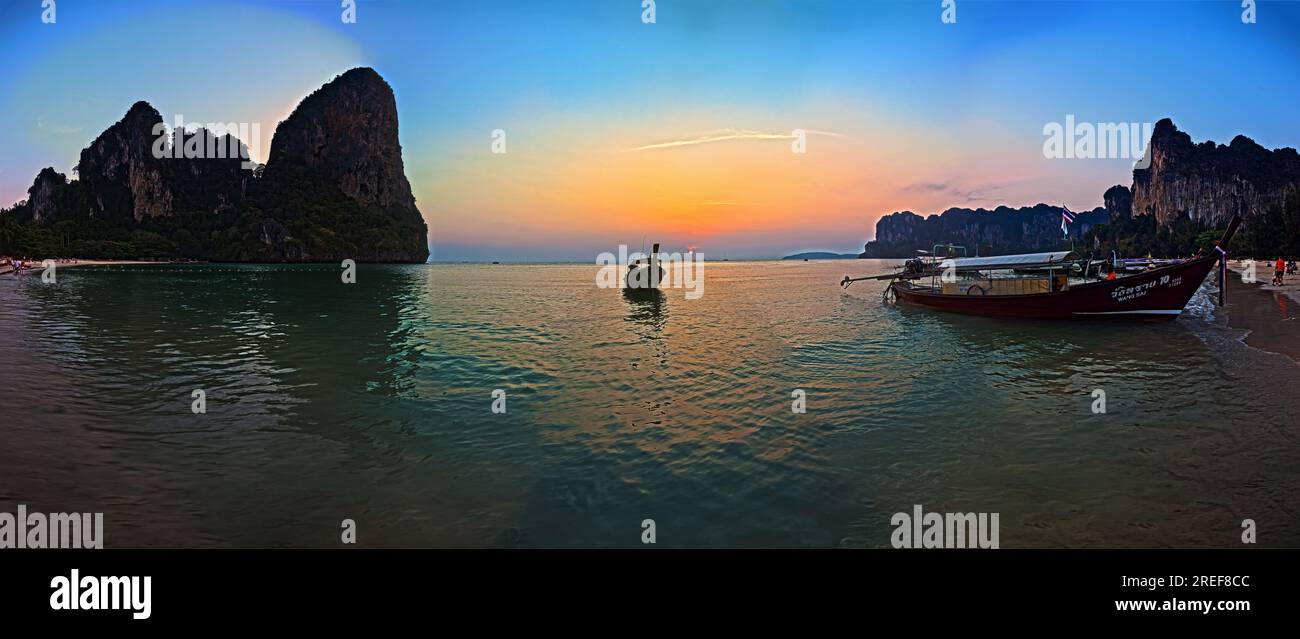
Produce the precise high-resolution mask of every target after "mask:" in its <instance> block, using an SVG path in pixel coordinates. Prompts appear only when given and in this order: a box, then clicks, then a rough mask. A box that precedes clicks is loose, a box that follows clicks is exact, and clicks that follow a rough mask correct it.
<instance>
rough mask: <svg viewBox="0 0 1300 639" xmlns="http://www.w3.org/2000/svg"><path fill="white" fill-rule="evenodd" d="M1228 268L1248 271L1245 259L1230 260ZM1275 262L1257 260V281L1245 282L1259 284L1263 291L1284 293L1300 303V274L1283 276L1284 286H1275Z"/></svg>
mask: <svg viewBox="0 0 1300 639" xmlns="http://www.w3.org/2000/svg"><path fill="white" fill-rule="evenodd" d="M1228 270H1229V271H1233V272H1235V273H1237V274H1238V275H1241V274H1244V273H1245V271H1246V263H1245V260H1228ZM1272 281H1273V262H1272V261H1267V262H1265V261H1256V262H1255V281H1254V282H1245V281H1243V283H1244V284H1257V285H1259V289H1260V290H1263V291H1274V292H1277V293H1282V294H1283V295H1286V296H1287V297H1289V298H1291V299H1292V300H1294V301H1295V302H1297V303H1300V275H1290V276H1284V277H1283V284H1282V286H1273V284H1272V283H1271V282H1272Z"/></svg>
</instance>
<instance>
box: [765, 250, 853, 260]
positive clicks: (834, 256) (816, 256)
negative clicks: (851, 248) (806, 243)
mask: <svg viewBox="0 0 1300 639" xmlns="http://www.w3.org/2000/svg"><path fill="white" fill-rule="evenodd" d="M857 257H858V254H857V253H828V252H826V251H810V252H808V253H795V254H794V255H787V256H785V257H783V258H781V259H783V260H852V259H855V258H857Z"/></svg>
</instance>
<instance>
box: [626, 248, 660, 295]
mask: <svg viewBox="0 0 1300 639" xmlns="http://www.w3.org/2000/svg"><path fill="white" fill-rule="evenodd" d="M642 248H645V247H644V245H643V246H642ZM663 280H664V268H663V267H662V266H659V244H658V243H655V245H654V248H653V249H651V250H650V255H649V256H647V257H645V258H644V259H641V260H637V261H636V262H635V263H633V264H630V265H628V270H627V275H625V276H624V277H623V283H624V284H626V287H625V288H624V290H631V291H649V290H658V289H659V283H660V282H662V281H663Z"/></svg>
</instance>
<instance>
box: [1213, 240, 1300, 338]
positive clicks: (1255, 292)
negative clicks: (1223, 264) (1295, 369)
mask: <svg viewBox="0 0 1300 639" xmlns="http://www.w3.org/2000/svg"><path fill="white" fill-rule="evenodd" d="M1259 267H1260V263H1259V262H1256V263H1255V275H1256V281H1255V282H1243V281H1241V278H1240V276H1239V274H1240V273H1241V272H1242V271H1243V270H1244V269H1245V265H1244V264H1243V263H1242V262H1241V261H1237V260H1233V261H1229V262H1228V269H1229V270H1231V271H1233V273H1234V274H1236V276H1229V277H1230V278H1232V279H1233V280H1235V281H1230V282H1228V284H1227V285H1228V287H1229V289H1228V294H1227V302H1228V312H1227V323H1228V326H1229V327H1230V328H1234V329H1239V330H1244V331H1246V334H1245V335H1244V336H1243V337H1242V341H1243V342H1244V343H1245V344H1246V345H1247V346H1250V347H1252V348H1257V349H1259V350H1262V351H1266V352H1269V353H1276V354H1279V355H1283V356H1285V357H1288V358H1290V359H1291V360H1292V361H1295V362H1300V321H1297V320H1300V277H1293V278H1292V281H1291V282H1289V283H1285V284H1284V285H1283V286H1280V287H1279V286H1272V285H1271V284H1269V281H1270V280H1272V279H1273V272H1272V268H1269V270H1268V272H1267V274H1266V275H1261V273H1262V272H1261V271H1260V268H1259Z"/></svg>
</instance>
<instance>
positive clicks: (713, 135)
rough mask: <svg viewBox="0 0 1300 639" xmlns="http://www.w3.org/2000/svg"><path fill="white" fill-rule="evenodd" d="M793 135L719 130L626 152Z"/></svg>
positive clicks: (828, 133)
mask: <svg viewBox="0 0 1300 639" xmlns="http://www.w3.org/2000/svg"><path fill="white" fill-rule="evenodd" d="M803 131H804V133H806V134H808V135H824V136H826V137H832V138H844V137H846V136H844V135H841V134H839V133H834V132H831V131H818V130H816V129H803ZM794 138H795V134H794V131H793V130H790V131H756V130H752V129H721V130H719V131H711V132H709V133H703V134H699V135H691V136H686V137H682V138H678V139H676V140H669V141H667V142H655V143H653V144H645V145H642V146H637V147H632V148H630V149H627V150H628V151H650V150H653V149H671V148H674V147H679V146H694V145H696V144H709V143H712V142H726V141H729V140H793V139H794Z"/></svg>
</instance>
